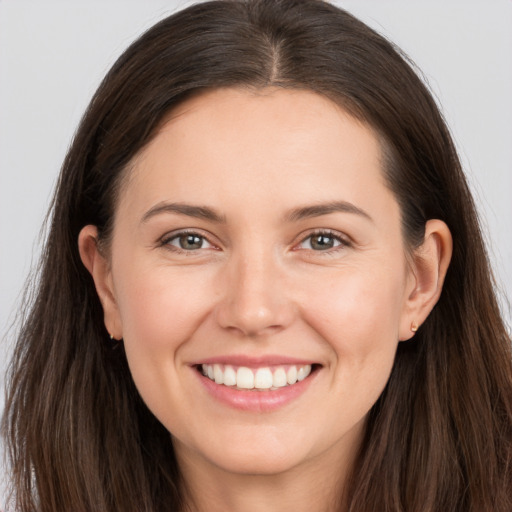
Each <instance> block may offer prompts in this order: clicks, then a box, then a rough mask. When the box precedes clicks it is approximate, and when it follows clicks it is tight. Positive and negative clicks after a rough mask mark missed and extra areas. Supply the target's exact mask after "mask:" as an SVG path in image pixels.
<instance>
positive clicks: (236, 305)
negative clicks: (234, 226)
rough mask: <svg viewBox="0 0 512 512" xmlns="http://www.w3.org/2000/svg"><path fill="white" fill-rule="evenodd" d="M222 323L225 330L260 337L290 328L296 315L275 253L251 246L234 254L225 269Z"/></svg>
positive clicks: (221, 308)
mask: <svg viewBox="0 0 512 512" xmlns="http://www.w3.org/2000/svg"><path fill="white" fill-rule="evenodd" d="M225 270H226V272H225V282H224V283H222V286H223V287H224V289H225V294H224V295H223V300H222V301H221V304H219V311H218V319H219V322H220V324H221V325H222V326H223V327H224V328H228V329H232V330H236V331H239V332H240V333H243V334H244V335H247V336H256V335H259V334H263V333H267V332H269V331H275V330H280V329H282V328H284V327H286V326H287V325H288V324H289V323H290V321H291V319H292V315H293V307H292V303H291V301H290V299H289V297H288V296H287V292H286V290H285V289H284V286H283V281H284V279H283V277H284V276H283V268H282V265H281V262H280V261H279V258H278V257H277V255H276V253H275V251H274V250H273V249H272V248H271V247H268V246H267V247H264V246H262V245H261V244H256V247H255V245H253V244H247V245H246V246H245V247H244V248H240V250H238V251H234V253H233V255H232V257H231V258H230V260H229V262H228V263H227V268H226V269H225Z"/></svg>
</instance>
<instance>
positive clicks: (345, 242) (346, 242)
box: [293, 228, 352, 253]
mask: <svg viewBox="0 0 512 512" xmlns="http://www.w3.org/2000/svg"><path fill="white" fill-rule="evenodd" d="M315 235H324V236H327V237H330V238H334V239H335V240H337V241H338V242H340V245H339V246H337V247H333V248H331V249H326V250H324V251H314V250H313V249H301V248H300V247H298V246H299V245H301V244H303V243H304V242H305V241H306V240H307V239H308V238H311V237H312V236H315ZM351 246H352V241H351V239H350V238H349V237H348V236H347V235H345V234H343V233H340V232H339V231H336V230H333V229H328V228H325V229H323V228H315V229H312V230H309V231H307V232H306V233H302V234H301V235H300V238H299V241H298V242H296V243H295V244H294V247H293V250H295V251H299V250H307V251H311V252H315V253H333V252H336V251H338V250H341V249H344V248H346V247H351Z"/></svg>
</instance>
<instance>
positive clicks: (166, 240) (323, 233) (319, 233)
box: [160, 229, 351, 256]
mask: <svg viewBox="0 0 512 512" xmlns="http://www.w3.org/2000/svg"><path fill="white" fill-rule="evenodd" d="M187 235H189V236H195V237H197V238H200V239H201V240H202V241H203V242H206V243H208V244H209V245H210V246H211V247H212V248H214V249H218V247H217V246H216V245H215V244H213V243H212V242H210V240H209V239H208V237H207V236H205V235H204V234H201V233H199V232H197V231H194V230H183V231H179V232H177V233H176V232H175V233H171V234H170V235H166V236H165V237H163V238H162V239H161V240H160V245H161V246H162V247H164V248H166V249H168V250H170V251H173V252H176V253H178V254H184V255H187V256H192V255H193V254H194V253H196V252H197V251H199V250H200V249H203V247H200V248H198V249H183V248H181V247H177V246H175V245H171V244H170V242H172V241H174V240H177V239H179V238H180V237H182V236H187ZM315 236H316V237H325V238H330V239H333V240H335V241H336V242H338V243H339V245H337V246H335V247H331V248H328V249H325V250H314V249H312V248H310V249H304V248H302V249H301V248H299V247H298V246H300V245H302V244H303V243H304V242H306V241H307V240H311V239H312V238H313V237H315ZM347 247H351V242H350V241H349V240H348V239H347V238H346V237H343V236H340V234H339V233H337V232H335V231H332V230H330V229H318V230H314V231H312V232H310V233H308V234H307V236H305V237H303V238H301V240H300V242H299V243H298V244H296V245H295V246H294V249H293V250H295V251H299V250H308V251H312V252H315V253H324V254H326V255H327V254H333V253H336V252H337V251H340V250H343V249H345V248H347Z"/></svg>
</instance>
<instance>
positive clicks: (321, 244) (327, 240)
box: [310, 235, 335, 251]
mask: <svg viewBox="0 0 512 512" xmlns="http://www.w3.org/2000/svg"><path fill="white" fill-rule="evenodd" d="M334 242H335V240H334V238H333V237H332V236H325V235H314V236H312V237H311V241H310V244H311V248H312V249H313V250H315V251H324V250H325V249H332V248H333V247H334Z"/></svg>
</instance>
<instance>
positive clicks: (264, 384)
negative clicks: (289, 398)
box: [254, 368, 272, 389]
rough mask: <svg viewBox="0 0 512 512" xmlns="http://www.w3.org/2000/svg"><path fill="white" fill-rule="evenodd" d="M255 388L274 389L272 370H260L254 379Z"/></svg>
mask: <svg viewBox="0 0 512 512" xmlns="http://www.w3.org/2000/svg"><path fill="white" fill-rule="evenodd" d="M254 387H255V388H258V389H269V388H271V387H272V372H271V371H270V368H258V371H257V372H256V375H255V377H254Z"/></svg>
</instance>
